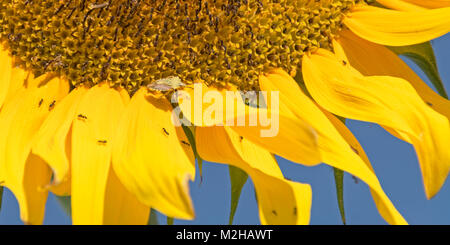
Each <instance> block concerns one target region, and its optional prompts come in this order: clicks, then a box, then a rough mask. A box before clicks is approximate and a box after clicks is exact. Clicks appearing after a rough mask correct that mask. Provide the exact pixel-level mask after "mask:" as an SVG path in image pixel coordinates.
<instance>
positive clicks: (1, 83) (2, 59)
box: [0, 44, 13, 108]
mask: <svg viewBox="0 0 450 245" xmlns="http://www.w3.org/2000/svg"><path fill="white" fill-rule="evenodd" d="M12 70H13V60H12V57H11V56H10V55H9V51H8V50H6V49H3V47H2V45H1V44H0V108H1V106H2V105H3V102H4V101H5V98H6V95H7V94H8V89H9V85H10V83H11V75H12Z"/></svg>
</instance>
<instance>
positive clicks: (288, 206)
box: [196, 126, 312, 225]
mask: <svg viewBox="0 0 450 245" xmlns="http://www.w3.org/2000/svg"><path fill="white" fill-rule="evenodd" d="M211 139H214V140H211ZM196 143H197V151H198V152H199V154H200V156H201V157H202V159H205V160H207V161H212V162H218V163H224V164H230V165H233V166H236V167H238V168H241V169H243V170H244V171H245V172H247V173H248V174H249V175H250V177H251V178H252V180H253V183H254V185H255V190H256V195H257V198H258V205H259V215H260V220H261V223H262V224H264V225H265V224H270V225H277V224H278V225H279V224H285V225H286V224H291V225H294V224H308V223H309V219H310V211H311V202H312V192H311V187H310V186H309V185H307V184H301V183H297V182H293V181H288V180H285V179H284V177H283V174H282V173H281V170H280V169H279V167H278V164H277V162H276V160H275V158H274V157H273V155H272V154H270V152H268V151H266V150H264V149H263V148H261V147H259V146H257V145H256V144H254V143H252V142H251V141H249V140H247V139H245V138H242V137H241V136H240V135H239V134H237V133H235V132H233V131H232V130H231V129H229V128H228V127H219V126H214V127H198V128H197V129H196Z"/></svg>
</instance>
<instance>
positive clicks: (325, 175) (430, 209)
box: [0, 34, 450, 224]
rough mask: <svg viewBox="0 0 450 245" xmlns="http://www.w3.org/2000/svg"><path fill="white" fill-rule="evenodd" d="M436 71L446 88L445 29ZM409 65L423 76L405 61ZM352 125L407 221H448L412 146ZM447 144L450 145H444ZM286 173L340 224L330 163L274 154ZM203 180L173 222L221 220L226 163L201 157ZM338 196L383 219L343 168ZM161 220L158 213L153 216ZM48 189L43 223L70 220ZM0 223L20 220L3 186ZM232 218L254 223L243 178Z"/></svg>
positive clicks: (318, 215)
mask: <svg viewBox="0 0 450 245" xmlns="http://www.w3.org/2000/svg"><path fill="white" fill-rule="evenodd" d="M432 43H433V47H434V50H435V53H436V58H437V63H438V66H439V69H440V74H441V77H442V79H443V80H444V86H445V87H446V89H447V91H450V69H449V68H450V48H449V47H450V34H449V35H446V36H444V37H441V38H439V39H436V40H433V42H432ZM408 64H410V65H411V66H412V67H413V69H414V70H415V71H416V72H417V73H418V74H419V75H420V76H421V77H422V78H423V79H424V80H425V81H428V79H427V78H426V77H425V76H424V75H423V73H422V72H421V71H420V70H419V69H418V68H417V67H416V66H415V65H414V64H412V63H411V62H408ZM347 126H348V127H349V128H350V129H351V130H352V132H353V133H354V134H355V136H356V137H357V138H358V140H359V141H360V143H361V144H362V146H363V147H364V149H365V151H366V153H367V155H368V156H369V158H370V160H371V162H372V165H373V167H374V169H375V172H376V174H377V176H378V178H379V180H380V182H381V184H382V186H383V188H384V190H385V192H386V193H387V194H388V196H389V197H390V198H391V200H392V202H393V203H394V205H395V206H396V207H397V209H398V210H399V211H400V213H402V215H403V216H404V217H405V219H406V220H407V221H408V222H409V223H410V224H450V184H449V183H448V182H449V181H447V182H446V184H445V185H444V186H443V188H442V190H441V191H440V192H439V194H438V195H437V196H436V197H434V198H433V199H431V200H427V199H426V198H425V194H424V190H423V184H422V179H421V173H420V169H419V165H418V162H417V159H416V155H415V153H414V150H413V148H412V147H411V146H410V145H409V144H407V143H405V142H402V141H401V140H399V139H397V138H395V137H393V136H391V135H390V134H388V133H387V132H386V131H384V130H383V129H382V128H381V127H379V126H378V125H375V124H371V123H366V122H359V121H348V122H347ZM449 147H450V146H449ZM278 160H279V164H280V167H281V169H282V170H283V172H284V174H285V176H286V177H288V178H290V179H292V180H295V181H299V182H303V183H309V184H310V185H311V187H312V190H313V205H312V214H311V224H342V222H341V218H340V214H339V209H338V205H337V201H336V191H335V185H334V177H333V170H332V168H330V167H328V166H327V165H324V164H321V165H319V166H316V167H305V166H302V165H299V164H295V163H292V162H289V161H286V160H284V159H281V158H278ZM203 173H204V176H203V182H202V183H200V178H196V182H194V183H192V184H191V196H192V199H193V201H194V206H195V211H196V219H195V220H193V221H182V220H175V224H227V223H228V214H229V210H230V182H229V176H228V166H226V165H222V164H215V163H208V162H206V163H204V165H203ZM344 202H345V211H346V218H347V223H348V224H386V222H385V221H384V220H383V219H382V218H381V216H380V215H379V214H378V211H377V209H376V207H375V204H374V202H373V200H372V197H371V195H370V192H369V189H368V187H367V185H366V184H364V183H363V182H361V181H359V183H355V181H354V180H353V178H352V177H351V176H350V175H348V174H346V175H345V178H344ZM158 218H159V221H160V223H165V217H164V216H163V215H159V216H158ZM70 222H71V221H70V218H69V217H68V216H67V215H66V214H65V213H64V211H63V209H62V208H61V206H59V204H58V202H57V200H56V199H55V197H54V196H53V195H50V196H49V200H48V203H47V207H46V214H45V220H44V223H45V224H70ZM0 224H22V222H21V221H20V218H19V207H18V204H17V201H16V199H15V198H14V196H13V195H12V194H11V192H10V191H9V190H5V193H4V196H3V207H2V210H1V212H0ZM234 224H259V218H258V210H257V205H256V200H255V194H254V189H253V184H252V183H251V181H250V180H249V181H248V182H247V183H246V185H245V186H244V188H243V191H242V195H241V200H240V203H239V206H238V209H237V211H236V216H235V219H234Z"/></svg>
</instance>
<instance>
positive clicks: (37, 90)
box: [0, 76, 69, 224]
mask: <svg viewBox="0 0 450 245" xmlns="http://www.w3.org/2000/svg"><path fill="white" fill-rule="evenodd" d="M35 80H36V81H32V82H36V83H40V84H41V86H40V87H33V88H28V89H27V88H22V89H20V91H19V92H17V94H16V95H15V96H14V97H13V98H12V99H11V100H9V101H8V102H7V103H6V104H5V105H4V107H3V108H2V111H1V112H0V126H1V129H0V157H1V158H2V160H1V161H0V172H2V176H1V177H2V178H3V179H4V181H5V183H4V184H5V185H6V186H7V187H8V188H9V189H11V191H12V192H13V193H14V195H15V196H16V198H17V200H18V202H19V205H20V209H21V218H22V220H23V221H24V222H26V223H31V224H40V223H41V222H42V218H43V210H44V208H43V207H44V205H45V200H46V196H47V192H46V191H44V190H43V189H44V186H45V185H47V184H48V181H49V179H48V180H47V179H46V178H47V176H50V175H49V174H50V170H49V169H48V167H47V166H46V165H44V164H41V162H42V160H40V159H39V160H37V157H35V156H33V155H30V152H31V145H32V143H33V140H34V139H35V135H36V132H37V131H38V129H39V127H40V126H41V124H42V123H43V121H44V119H45V117H46V116H47V115H48V113H49V108H48V106H49V105H50V104H51V103H52V102H53V101H60V100H61V99H62V97H64V96H65V95H66V94H67V93H68V89H69V86H68V83H67V81H63V80H60V79H58V78H53V79H51V78H48V77H46V76H43V77H40V78H37V79H35ZM28 168H31V169H32V170H29V169H28ZM29 171H34V172H36V173H35V176H36V177H35V178H34V177H31V178H32V179H30V180H28V179H26V177H25V175H30V174H29ZM31 176H33V174H31ZM39 189H41V190H39ZM34 201H36V202H35V203H34ZM34 205H35V207H34ZM32 206H33V207H32Z"/></svg>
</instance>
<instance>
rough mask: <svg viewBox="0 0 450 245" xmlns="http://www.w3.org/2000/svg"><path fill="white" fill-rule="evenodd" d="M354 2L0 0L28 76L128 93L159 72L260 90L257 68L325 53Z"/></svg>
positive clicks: (1, 15)
mask: <svg viewBox="0 0 450 245" xmlns="http://www.w3.org/2000/svg"><path fill="white" fill-rule="evenodd" d="M355 4H365V1H362V0H103V1H101V0H53V1H51V0H39V1H37V0H22V1H20V0H6V1H2V3H0V39H1V40H0V41H1V42H2V43H7V46H8V48H9V50H10V52H11V55H13V56H14V57H16V59H17V60H18V64H20V65H22V66H24V67H25V68H27V69H30V70H31V71H32V72H33V73H35V74H36V75H41V74H44V73H47V72H54V73H57V74H60V75H62V76H65V77H67V78H68V80H69V81H70V82H71V83H72V84H73V85H74V86H78V85H80V84H87V85H94V84H97V83H99V82H102V81H109V82H111V83H113V84H116V85H120V86H123V87H125V88H127V89H128V90H129V91H133V90H135V89H137V88H138V87H140V86H148V85H149V84H151V83H153V82H155V81H158V80H160V79H164V78H167V77H178V78H180V79H181V80H182V81H183V83H186V84H191V83H193V82H199V81H201V82H203V83H205V84H207V85H212V86H218V87H220V86H225V85H227V84H229V83H230V84H234V85H236V86H238V87H239V88H241V89H244V90H251V89H258V77H259V75H260V74H262V73H264V72H265V71H268V70H270V69H272V68H283V69H285V70H286V71H287V72H289V73H291V74H294V73H295V71H296V70H297V69H298V68H299V66H300V64H301V58H302V56H303V55H304V54H305V53H307V52H311V51H314V50H315V49H317V48H325V49H330V46H331V39H332V37H333V36H335V35H336V34H337V33H338V32H339V30H340V29H342V28H343V25H342V19H343V17H344V15H345V14H346V12H348V10H350V9H351V8H352V7H353V6H354V5H355Z"/></svg>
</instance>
